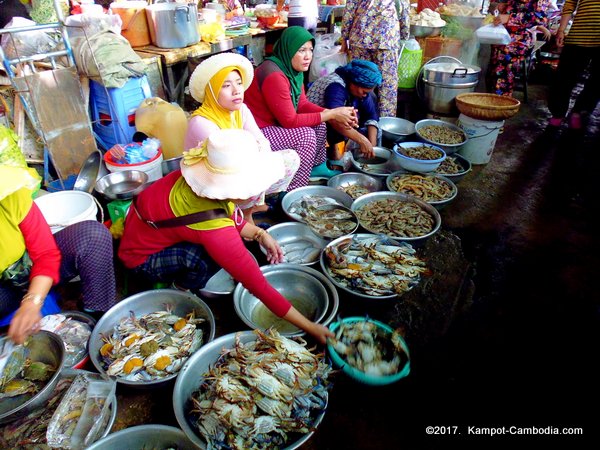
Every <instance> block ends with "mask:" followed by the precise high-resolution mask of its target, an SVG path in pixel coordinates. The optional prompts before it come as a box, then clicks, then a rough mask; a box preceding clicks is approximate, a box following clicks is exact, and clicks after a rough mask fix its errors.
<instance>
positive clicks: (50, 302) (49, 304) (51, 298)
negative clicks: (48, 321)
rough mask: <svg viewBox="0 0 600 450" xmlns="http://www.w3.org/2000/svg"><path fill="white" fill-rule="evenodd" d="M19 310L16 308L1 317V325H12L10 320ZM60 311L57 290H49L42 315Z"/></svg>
mask: <svg viewBox="0 0 600 450" xmlns="http://www.w3.org/2000/svg"><path fill="white" fill-rule="evenodd" d="M15 312H17V310H16V309H15V310H14V311H13V312H11V313H10V314H8V315H6V316H4V317H2V318H0V327H4V326H7V325H10V321H11V320H12V318H13V317H14V315H15ZM59 312H60V306H58V294H57V293H56V291H54V290H51V291H50V292H48V295H47V296H46V299H45V300H44V305H43V306H42V311H41V313H42V316H49V315H50V314H57V313H59Z"/></svg>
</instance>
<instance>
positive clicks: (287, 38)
mask: <svg viewBox="0 0 600 450" xmlns="http://www.w3.org/2000/svg"><path fill="white" fill-rule="evenodd" d="M314 43H315V41H314V38H313V36H312V35H311V34H310V33H309V32H308V31H307V30H306V29H304V28H302V27H289V28H286V29H285V30H284V32H283V33H282V34H281V37H280V38H279V40H278V41H277V42H276V43H275V46H274V47H273V56H271V57H269V58H267V59H266V60H265V61H264V62H263V63H262V64H261V65H260V66H258V68H257V69H256V71H255V74H254V80H253V81H252V84H251V85H250V87H249V88H248V90H247V91H246V96H245V100H244V102H245V103H246V105H248V107H249V108H250V111H251V112H252V114H253V116H254V118H255V119H256V123H257V124H258V126H259V127H260V128H261V130H262V132H263V134H264V135H265V137H266V138H267V139H268V140H269V142H270V143H271V149H272V150H273V151H280V150H285V149H293V150H295V151H296V152H297V153H298V155H299V156H300V168H299V169H298V171H297V172H296V175H295V176H294V178H293V179H292V182H291V183H290V185H289V186H288V191H291V190H292V189H296V188H298V187H302V186H306V185H307V184H308V181H309V179H310V177H311V175H312V176H320V177H330V176H332V175H335V174H337V173H339V172H335V171H333V170H329V169H328V168H327V166H326V164H325V161H326V158H327V155H326V151H325V140H326V138H327V127H326V125H325V122H327V121H330V120H331V121H335V122H337V123H338V124H340V125H341V126H344V127H356V126H357V120H356V112H355V110H354V108H352V107H346V106H344V107H340V108H335V109H325V108H321V107H320V106H317V105H315V104H314V103H311V102H309V101H308V100H307V98H306V95H305V93H304V72H306V71H307V70H308V69H309V67H310V63H311V61H312V56H313V48H314Z"/></svg>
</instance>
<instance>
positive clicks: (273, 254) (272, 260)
mask: <svg viewBox="0 0 600 450" xmlns="http://www.w3.org/2000/svg"><path fill="white" fill-rule="evenodd" d="M259 244H260V245H262V247H263V248H264V249H265V250H266V251H267V261H269V264H278V263H282V262H283V250H281V247H280V246H279V244H278V243H277V241H276V240H275V238H273V236H271V235H270V234H269V233H265V234H263V237H261V239H260V241H259Z"/></svg>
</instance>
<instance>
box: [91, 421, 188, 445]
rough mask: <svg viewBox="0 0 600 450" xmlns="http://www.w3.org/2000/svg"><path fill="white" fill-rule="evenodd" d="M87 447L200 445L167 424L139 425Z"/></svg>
mask: <svg viewBox="0 0 600 450" xmlns="http://www.w3.org/2000/svg"><path fill="white" fill-rule="evenodd" d="M87 448H88V450H114V449H117V448H121V449H125V448H126V449H128V450H144V449H148V448H176V449H178V450H196V449H197V448H198V447H196V445H194V443H192V441H191V440H190V439H189V438H188V437H187V436H186V435H185V433H184V432H183V431H182V430H180V429H179V428H175V427H169V426H167V425H139V426H137V427H131V428H125V429H124V430H120V431H117V432H116V433H112V434H110V435H108V436H107V437H105V438H104V439H101V440H99V441H97V442H95V443H94V444H92V445H91V446H89V447H87Z"/></svg>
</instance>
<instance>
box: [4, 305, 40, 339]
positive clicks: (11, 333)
mask: <svg viewBox="0 0 600 450" xmlns="http://www.w3.org/2000/svg"><path fill="white" fill-rule="evenodd" d="M40 320H42V315H41V314H40V307H39V306H37V305H35V304H34V303H31V302H23V303H22V304H21V306H20V307H19V309H17V312H16V313H15V316H14V317H13V319H12V320H11V321H10V327H9V328H8V337H10V338H11V339H12V340H13V341H14V342H15V343H16V344H22V343H23V342H25V339H27V336H29V335H30V334H34V333H36V332H37V330H38V327H39V323H40Z"/></svg>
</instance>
